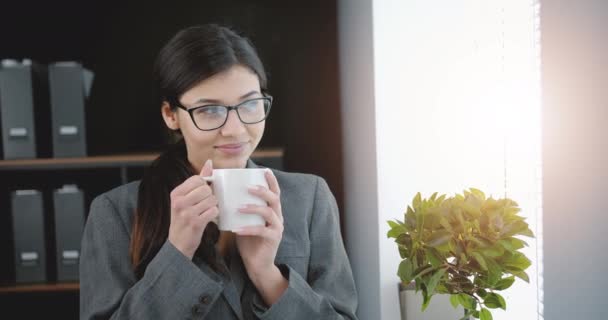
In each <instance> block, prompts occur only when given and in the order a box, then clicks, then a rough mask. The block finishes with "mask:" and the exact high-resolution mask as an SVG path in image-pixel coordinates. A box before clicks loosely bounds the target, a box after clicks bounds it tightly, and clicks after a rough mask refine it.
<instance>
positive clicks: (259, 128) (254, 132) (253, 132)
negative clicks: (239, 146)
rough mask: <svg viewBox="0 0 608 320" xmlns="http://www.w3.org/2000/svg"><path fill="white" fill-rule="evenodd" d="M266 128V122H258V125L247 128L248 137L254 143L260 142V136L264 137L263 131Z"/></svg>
mask: <svg viewBox="0 0 608 320" xmlns="http://www.w3.org/2000/svg"><path fill="white" fill-rule="evenodd" d="M265 127H266V122H265V121H264V122H260V123H256V124H254V125H250V126H249V135H250V136H251V138H253V139H254V140H255V141H256V142H257V141H260V140H261V139H262V136H263V135H264V129H265Z"/></svg>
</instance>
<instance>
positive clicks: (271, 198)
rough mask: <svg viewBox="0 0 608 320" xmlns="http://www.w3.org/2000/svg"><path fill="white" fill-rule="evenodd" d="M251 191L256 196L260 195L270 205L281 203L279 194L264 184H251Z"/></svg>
mask: <svg viewBox="0 0 608 320" xmlns="http://www.w3.org/2000/svg"><path fill="white" fill-rule="evenodd" d="M249 193H251V194H252V195H254V196H257V197H260V198H261V199H262V200H264V201H266V202H268V204H269V205H275V204H277V203H280V199H279V195H278V194H276V193H274V192H272V191H270V189H268V188H266V187H264V186H260V185H257V186H251V187H249Z"/></svg>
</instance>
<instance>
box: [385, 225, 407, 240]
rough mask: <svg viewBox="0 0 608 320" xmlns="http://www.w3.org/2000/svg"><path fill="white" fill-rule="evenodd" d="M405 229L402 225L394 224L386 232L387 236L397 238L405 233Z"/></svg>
mask: <svg viewBox="0 0 608 320" xmlns="http://www.w3.org/2000/svg"><path fill="white" fill-rule="evenodd" d="M405 232H406V230H405V228H404V227H403V226H396V227H393V228H391V229H390V230H389V231H388V232H387V233H386V237H387V238H398V237H399V236H400V235H401V234H403V233H405Z"/></svg>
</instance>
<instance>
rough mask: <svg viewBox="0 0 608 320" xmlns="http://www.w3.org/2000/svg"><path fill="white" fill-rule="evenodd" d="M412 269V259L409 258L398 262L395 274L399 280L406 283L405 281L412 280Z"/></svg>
mask: <svg viewBox="0 0 608 320" xmlns="http://www.w3.org/2000/svg"><path fill="white" fill-rule="evenodd" d="M412 269H413V266H412V261H411V260H410V259H406V260H403V261H401V263H400V264H399V270H398V271H397V275H398V276H399V278H400V279H401V281H403V283H406V284H407V283H410V282H412V279H413V275H412Z"/></svg>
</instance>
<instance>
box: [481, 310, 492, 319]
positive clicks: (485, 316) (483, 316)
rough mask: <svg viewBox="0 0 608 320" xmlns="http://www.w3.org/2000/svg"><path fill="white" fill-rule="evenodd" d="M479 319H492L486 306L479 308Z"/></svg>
mask: <svg viewBox="0 0 608 320" xmlns="http://www.w3.org/2000/svg"><path fill="white" fill-rule="evenodd" d="M479 320H492V314H491V313H490V310H488V309H486V308H481V312H480V313H479Z"/></svg>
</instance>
